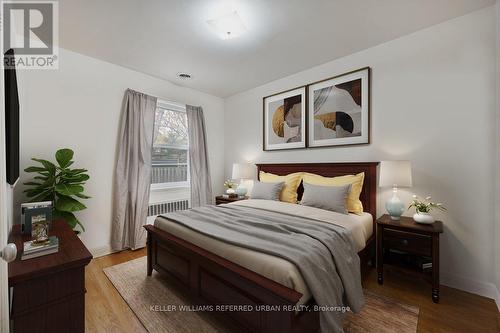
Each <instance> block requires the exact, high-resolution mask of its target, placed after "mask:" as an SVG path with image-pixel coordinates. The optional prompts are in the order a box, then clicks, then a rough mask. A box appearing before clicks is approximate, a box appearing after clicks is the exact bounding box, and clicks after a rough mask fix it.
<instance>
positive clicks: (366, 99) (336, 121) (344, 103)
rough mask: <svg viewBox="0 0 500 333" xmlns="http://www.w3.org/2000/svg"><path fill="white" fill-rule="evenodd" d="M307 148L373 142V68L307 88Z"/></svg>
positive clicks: (350, 73)
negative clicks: (371, 133)
mask: <svg viewBox="0 0 500 333" xmlns="http://www.w3.org/2000/svg"><path fill="white" fill-rule="evenodd" d="M307 93H308V110H309V114H308V119H307V120H308V121H307V123H308V125H307V126H308V128H307V135H308V140H307V147H311V148H314V147H332V146H345V145H361V144H369V143H370V68H369V67H365V68H361V69H358V70H356V71H352V72H349V73H345V74H342V75H339V76H335V77H332V78H329V79H326V80H322V81H318V82H315V83H312V84H310V85H308V86H307Z"/></svg>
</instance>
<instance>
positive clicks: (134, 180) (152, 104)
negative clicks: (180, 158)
mask: <svg viewBox="0 0 500 333" xmlns="http://www.w3.org/2000/svg"><path fill="white" fill-rule="evenodd" d="M155 111H156V97H152V96H148V95H146V94H142V93H139V92H137V91H133V90H131V89H127V91H126V92H125V97H124V99H123V106H122V114H121V121H120V128H119V132H118V154H117V162H116V170H115V178H114V188H113V189H114V192H113V221H112V234H111V247H112V249H113V250H115V251H118V250H123V249H127V248H131V249H137V248H141V247H144V246H145V245H146V232H145V230H144V228H143V227H142V226H143V225H145V224H146V219H147V215H148V204H149V186H150V184H151V152H152V148H153V129H154V119H155Z"/></svg>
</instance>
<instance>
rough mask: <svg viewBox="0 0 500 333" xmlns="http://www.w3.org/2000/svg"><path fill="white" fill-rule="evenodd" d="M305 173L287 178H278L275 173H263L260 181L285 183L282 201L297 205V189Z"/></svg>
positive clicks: (287, 176) (296, 173)
mask: <svg viewBox="0 0 500 333" xmlns="http://www.w3.org/2000/svg"><path fill="white" fill-rule="evenodd" d="M302 175H303V172H295V173H291V174H288V175H286V176H278V175H275V174H273V173H269V172H264V171H261V172H260V173H259V179H260V181H261V182H263V183H279V182H285V185H284V186H283V189H282V190H281V194H280V201H284V202H291V203H297V188H299V185H300V181H301V180H302Z"/></svg>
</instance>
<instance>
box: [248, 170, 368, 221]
mask: <svg viewBox="0 0 500 333" xmlns="http://www.w3.org/2000/svg"><path fill="white" fill-rule="evenodd" d="M256 165H257V174H258V173H259V172H260V171H264V172H270V173H274V174H276V175H280V176H284V175H287V174H289V173H293V172H310V173H315V174H317V175H321V176H325V177H337V176H344V175H353V174H357V173H360V172H364V173H365V180H364V183H363V190H362V191H361V195H360V197H359V200H361V202H362V203H363V210H364V211H365V212H368V213H370V214H372V216H373V219H374V220H375V219H376V218H377V165H378V162H353V163H285V164H256ZM257 177H258V175H257ZM297 192H298V194H299V200H300V198H301V197H302V193H303V192H304V188H303V187H302V184H301V185H300V186H299V189H298V190H297Z"/></svg>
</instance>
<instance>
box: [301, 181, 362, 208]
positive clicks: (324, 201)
mask: <svg viewBox="0 0 500 333" xmlns="http://www.w3.org/2000/svg"><path fill="white" fill-rule="evenodd" d="M351 186H352V185H351V184H347V185H343V186H320V185H312V184H308V183H304V194H303V195H302V200H301V202H300V204H301V205H304V206H311V207H316V208H321V209H326V210H331V211H333V212H337V213H342V214H347V213H348V212H347V207H346V200H347V195H348V194H349V192H351Z"/></svg>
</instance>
